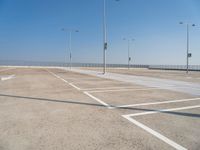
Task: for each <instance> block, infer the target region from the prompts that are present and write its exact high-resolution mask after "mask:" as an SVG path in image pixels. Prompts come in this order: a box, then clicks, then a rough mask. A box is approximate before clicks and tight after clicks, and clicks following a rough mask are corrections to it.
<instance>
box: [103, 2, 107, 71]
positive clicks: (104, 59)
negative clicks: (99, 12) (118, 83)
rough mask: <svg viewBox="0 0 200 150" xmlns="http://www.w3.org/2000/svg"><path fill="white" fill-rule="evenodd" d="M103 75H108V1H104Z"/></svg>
mask: <svg viewBox="0 0 200 150" xmlns="http://www.w3.org/2000/svg"><path fill="white" fill-rule="evenodd" d="M103 34H104V35H103V41H104V44H103V74H105V73H106V50H107V27H106V0H103Z"/></svg>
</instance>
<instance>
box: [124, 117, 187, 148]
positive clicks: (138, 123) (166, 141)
mask: <svg viewBox="0 0 200 150" xmlns="http://www.w3.org/2000/svg"><path fill="white" fill-rule="evenodd" d="M123 117H124V118H126V119H127V120H129V121H130V122H132V123H133V124H135V125H136V126H138V127H140V128H142V129H143V130H145V131H147V132H149V133H150V134H152V135H154V136H155V137H157V138H158V139H160V140H162V141H164V142H165V143H167V144H169V145H171V146H172V147H174V148H175V149H177V150H187V149H186V148H185V147H183V146H181V145H179V144H177V143H176V142H174V141H172V140H170V139H169V138H167V137H165V136H163V135H162V134H160V133H158V132H156V131H154V130H152V129H151V128H149V127H147V126H145V125H144V124H142V123H140V122H138V121H136V120H135V119H133V118H130V117H129V116H126V115H123Z"/></svg>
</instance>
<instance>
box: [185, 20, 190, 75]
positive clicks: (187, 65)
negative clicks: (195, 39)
mask: <svg viewBox="0 0 200 150" xmlns="http://www.w3.org/2000/svg"><path fill="white" fill-rule="evenodd" d="M189 38H190V37H189V24H188V23H187V56H186V58H187V71H186V72H187V74H188V72H189Z"/></svg>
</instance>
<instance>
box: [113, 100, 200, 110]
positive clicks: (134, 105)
mask: <svg viewBox="0 0 200 150" xmlns="http://www.w3.org/2000/svg"><path fill="white" fill-rule="evenodd" d="M197 100H200V98H190V99H179V100H170V101H162V102H151V103H139V104H130V105H121V106H116V107H115V108H126V107H136V106H148V105H158V104H168V103H178V102H187V101H197Z"/></svg>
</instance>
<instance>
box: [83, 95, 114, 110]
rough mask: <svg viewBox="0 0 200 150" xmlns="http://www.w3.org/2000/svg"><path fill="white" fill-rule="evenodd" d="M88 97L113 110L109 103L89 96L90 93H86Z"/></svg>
mask: <svg viewBox="0 0 200 150" xmlns="http://www.w3.org/2000/svg"><path fill="white" fill-rule="evenodd" d="M84 93H85V94H86V95H88V96H89V97H91V98H92V99H94V100H96V101H97V102H99V103H101V104H102V105H104V106H106V107H108V108H111V106H110V105H108V104H107V103H105V102H103V101H102V100H100V99H98V98H96V97H95V96H93V95H91V94H89V93H88V92H84Z"/></svg>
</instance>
